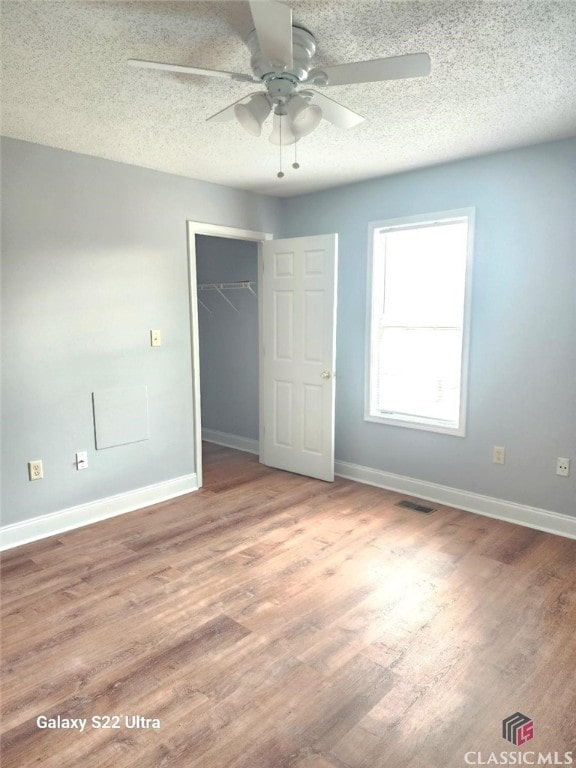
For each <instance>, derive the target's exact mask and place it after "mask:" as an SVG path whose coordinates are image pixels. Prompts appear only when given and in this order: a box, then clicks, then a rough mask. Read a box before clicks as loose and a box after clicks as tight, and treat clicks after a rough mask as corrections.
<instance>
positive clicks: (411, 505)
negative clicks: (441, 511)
mask: <svg viewBox="0 0 576 768" xmlns="http://www.w3.org/2000/svg"><path fill="white" fill-rule="evenodd" d="M396 506H397V507H405V508H406V509H413V510H414V511H415V512H421V513H422V514H423V515H429V514H431V513H432V512H434V507H426V506H425V505H424V504H418V503H417V502H415V501H408V500H407V499H405V500H403V501H399V502H398V504H397V505H396Z"/></svg>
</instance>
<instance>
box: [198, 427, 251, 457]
mask: <svg viewBox="0 0 576 768" xmlns="http://www.w3.org/2000/svg"><path fill="white" fill-rule="evenodd" d="M202 440H206V442H207V443H216V445H223V446H224V447H225V448H236V450H238V451H245V452H246V453H255V454H256V455H257V456H258V455H259V453H260V444H259V442H258V440H252V438H250V437H240V436H239V435H230V434H228V432H218V431H217V430H216V429H203V430H202Z"/></svg>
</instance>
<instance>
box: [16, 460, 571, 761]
mask: <svg viewBox="0 0 576 768" xmlns="http://www.w3.org/2000/svg"><path fill="white" fill-rule="evenodd" d="M402 498H403V497H402V496H401V495H400V494H397V493H393V492H389V491H383V490H381V489H378V488H374V487H371V486H363V485H360V484H357V483H354V482H352V481H349V480H343V479H341V478H338V479H337V480H336V481H335V482H334V483H333V484H329V483H323V482H321V481H317V480H313V479H310V478H305V477H300V476H297V475H292V474H290V473H287V472H280V471H276V470H273V469H270V468H268V467H264V466H263V465H261V464H259V463H258V460H257V458H256V457H255V456H252V455H249V454H242V453H240V452H238V451H232V450H229V449H225V448H221V447H218V446H211V445H206V446H205V487H204V488H203V489H202V490H201V491H199V492H197V493H193V494H189V495H187V496H184V497H179V498H178V499H175V500H172V501H168V502H163V503H162V504H158V505H155V506H153V507H149V508H147V509H144V510H139V511H136V512H132V513H129V514H126V515H123V516H121V517H117V518H113V519H110V520H105V521H102V522H100V523H97V524H95V525H92V526H87V527H85V528H82V529H77V530H74V531H70V532H68V533H65V534H62V535H59V536H56V537H52V538H50V539H45V540H43V541H40V542H33V543H31V544H27V545H24V546H22V547H19V548H17V549H14V550H11V551H9V552H7V553H4V555H3V557H2V591H3V601H2V623H1V628H2V660H3V676H2V691H1V693H2V725H3V735H2V750H3V752H2V758H3V762H2V765H3V766H6V767H7V768H23V767H24V766H26V768H27V766H29V765H35V766H38V768H78V767H79V766H82V768H108V767H110V768H112V767H114V768H390V767H391V766H402V767H403V768H462V766H463V765H464V764H465V763H464V753H465V752H466V751H468V750H481V751H483V752H484V753H489V752H490V751H496V752H500V751H501V750H506V749H507V748H508V747H510V746H511V745H510V744H509V743H508V742H506V741H505V740H503V739H502V736H501V721H502V719H503V718H505V717H506V716H508V715H510V714H512V713H514V712H517V711H521V712H523V713H525V714H527V715H528V716H530V717H532V718H533V719H534V723H535V726H534V727H535V738H534V741H533V742H530V744H529V747H530V748H532V746H531V745H532V743H533V744H534V747H533V748H534V749H536V750H541V751H542V752H554V751H557V752H559V753H562V752H564V751H569V750H570V749H573V750H574V752H575V758H576V715H575V713H576V686H575V685H574V670H575V668H576V632H574V628H575V627H576V572H575V564H576V542H574V541H571V540H568V539H562V538H560V537H557V536H553V535H550V534H545V533H540V532H537V531H532V530H528V529H524V528H519V527H517V526H514V525H512V524H510V523H505V522H502V521H498V520H490V519H488V518H481V517H478V516H475V515H471V514H468V513H464V512H461V511H459V510H455V509H451V508H448V507H443V506H438V507H437V509H436V511H435V512H434V513H433V514H431V515H428V516H423V515H419V514H418V513H415V512H413V511H411V510H407V509H403V508H402V507H398V506H397V502H398V501H399V500H401V499H402ZM41 714H42V715H46V716H48V717H54V718H56V717H57V716H58V715H60V716H61V717H65V718H69V719H71V718H74V719H77V720H82V719H86V722H87V726H86V728H85V730H84V732H82V733H81V732H79V731H78V730H73V729H72V730H63V729H43V728H40V727H38V723H37V718H38V716H39V715H41ZM101 715H118V716H121V717H122V718H124V716H128V717H130V716H132V715H140V716H142V717H143V718H148V719H149V720H150V721H152V720H154V719H158V720H159V721H160V727H159V728H153V727H149V728H144V727H139V728H130V727H127V726H126V724H125V722H124V720H123V719H122V727H120V728H118V729H100V728H95V727H93V726H92V721H91V718H92V717H94V716H101ZM128 722H130V721H128Z"/></svg>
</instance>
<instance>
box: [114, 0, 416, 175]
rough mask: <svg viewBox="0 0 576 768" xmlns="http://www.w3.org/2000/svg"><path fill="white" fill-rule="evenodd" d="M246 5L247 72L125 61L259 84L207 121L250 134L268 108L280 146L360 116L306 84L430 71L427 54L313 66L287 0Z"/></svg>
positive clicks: (308, 37)
mask: <svg viewBox="0 0 576 768" xmlns="http://www.w3.org/2000/svg"><path fill="white" fill-rule="evenodd" d="M250 10H251V13H252V18H253V20H254V27H255V29H254V30H253V31H252V32H251V33H250V35H249V36H248V40H247V45H248V48H249V49H250V53H251V61H250V64H251V67H252V72H253V74H252V75H247V74H241V73H237V72H225V71H222V70H214V69H202V68H200V67H188V66H182V65H179V64H165V63H162V62H157V61H143V60H142V59H128V63H129V64H130V65H132V66H135V67H146V68H150V69H161V70H166V71H168V72H181V73H184V74H191V75H205V76H207V77H220V78H226V79H230V80H238V81H240V82H246V83H259V84H260V85H263V86H264V88H265V90H264V91H262V90H259V91H255V92H253V93H251V94H247V95H245V96H243V97H242V98H240V99H238V100H237V101H235V102H234V103H233V104H230V105H229V106H227V107H225V108H224V109H222V110H220V111H219V112H217V113H216V114H215V115H212V116H211V117H209V118H208V121H209V122H223V121H227V120H232V119H233V118H234V117H236V119H237V120H238V122H239V123H240V124H241V125H242V127H243V128H245V129H246V130H247V131H248V132H249V133H251V134H253V135H255V136H259V135H260V133H261V131H262V125H263V123H264V121H265V120H266V118H267V117H268V116H269V114H270V112H272V111H273V129H272V133H271V135H270V141H271V142H272V143H273V144H279V145H281V146H282V145H284V144H294V143H295V142H297V141H298V140H299V139H300V138H301V137H302V136H305V135H307V134H308V133H310V132H311V131H313V130H314V129H315V128H316V127H317V126H318V125H319V123H320V121H321V120H322V118H324V119H326V120H328V121H329V122H331V123H333V124H334V125H337V126H339V127H340V128H352V127H354V126H355V125H358V124H359V123H361V122H362V121H363V120H364V117H362V116H361V115H359V114H358V113H356V112H353V111H352V110H351V109H348V108H347V107H345V106H343V105H342V104H339V103H338V102H336V101H334V100H333V99H331V98H329V97H328V96H325V95H324V94H323V93H320V92H319V91H317V90H314V89H311V88H309V87H308V86H309V85H314V86H318V87H321V88H324V87H326V86H333V85H347V84H353V83H370V82H378V81H382V80H398V79H403V78H409V77H424V76H426V75H428V74H430V57H429V56H428V54H427V53H412V54H407V55H404V56H392V57H389V58H384V59H372V60H371V61H357V62H353V63H349V64H337V65H335V66H327V67H319V68H313V67H312V58H313V57H314V54H315V52H316V40H315V38H314V35H312V33H311V32H309V31H308V30H307V29H304V28H303V27H300V26H298V25H294V24H292V10H291V8H290V7H289V6H288V5H285V4H284V3H282V2H277V0H253V2H250ZM295 167H298V166H297V164H296V166H295ZM282 175H284V174H282Z"/></svg>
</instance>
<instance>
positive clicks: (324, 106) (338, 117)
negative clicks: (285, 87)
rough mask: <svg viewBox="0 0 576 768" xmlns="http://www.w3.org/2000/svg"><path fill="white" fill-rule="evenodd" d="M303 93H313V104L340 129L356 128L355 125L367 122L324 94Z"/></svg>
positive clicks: (316, 92) (312, 92) (310, 91)
mask: <svg viewBox="0 0 576 768" xmlns="http://www.w3.org/2000/svg"><path fill="white" fill-rule="evenodd" d="M301 93H302V94H305V93H311V94H312V99H311V103H312V104H316V105H317V106H319V107H320V109H321V110H322V117H323V118H325V119H326V120H328V122H330V123H334V125H337V126H338V128H354V126H355V125H359V124H360V123H362V122H364V120H365V118H364V117H362V115H359V114H358V113H357V112H353V111H352V110H351V109H348V107H344V106H343V105H342V104H338V102H337V101H334V99H330V98H328V96H324V94H323V93H318V91H312V90H309V91H301Z"/></svg>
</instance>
